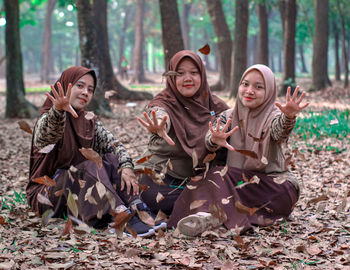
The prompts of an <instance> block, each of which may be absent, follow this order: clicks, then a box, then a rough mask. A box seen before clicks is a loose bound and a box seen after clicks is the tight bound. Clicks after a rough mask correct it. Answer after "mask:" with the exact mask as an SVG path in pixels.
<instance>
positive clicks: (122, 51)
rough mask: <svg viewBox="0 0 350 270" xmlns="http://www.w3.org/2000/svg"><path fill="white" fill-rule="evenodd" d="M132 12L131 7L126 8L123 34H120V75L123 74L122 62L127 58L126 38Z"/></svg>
mask: <svg viewBox="0 0 350 270" xmlns="http://www.w3.org/2000/svg"><path fill="white" fill-rule="evenodd" d="M130 12H131V6H126V8H125V16H124V20H123V27H122V31H121V33H119V61H118V74H119V75H121V74H122V61H123V56H125V36H126V30H127V28H128V25H129V18H130ZM125 57H126V56H125Z"/></svg>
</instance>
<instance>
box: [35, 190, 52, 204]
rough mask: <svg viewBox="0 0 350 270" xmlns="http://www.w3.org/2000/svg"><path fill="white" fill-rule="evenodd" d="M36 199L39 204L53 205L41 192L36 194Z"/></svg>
mask: <svg viewBox="0 0 350 270" xmlns="http://www.w3.org/2000/svg"><path fill="white" fill-rule="evenodd" d="M37 200H38V201H39V202H40V203H41V204H46V205H49V206H52V207H53V205H52V203H51V201H50V200H49V199H48V198H46V197H45V196H44V195H43V194H41V193H38V195H37Z"/></svg>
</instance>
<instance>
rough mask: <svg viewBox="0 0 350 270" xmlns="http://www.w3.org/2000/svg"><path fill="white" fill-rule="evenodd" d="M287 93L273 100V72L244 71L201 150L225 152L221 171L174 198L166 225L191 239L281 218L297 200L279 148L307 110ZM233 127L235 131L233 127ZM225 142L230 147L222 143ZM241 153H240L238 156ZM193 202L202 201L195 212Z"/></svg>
mask: <svg viewBox="0 0 350 270" xmlns="http://www.w3.org/2000/svg"><path fill="white" fill-rule="evenodd" d="M298 91H299V87H297V88H296V89H295V92H294V94H293V96H292V97H291V95H290V88H289V89H288V91H287V96H286V103H285V104H284V105H281V104H280V103H278V102H275V101H276V97H277V90H276V83H275V77H274V74H273V72H272V71H271V70H270V69H269V68H268V67H267V66H264V65H254V66H251V67H250V68H248V69H247V70H246V71H245V72H244V74H243V76H242V79H241V82H240V85H239V89H238V97H237V100H236V104H235V107H234V108H233V109H229V110H227V111H225V112H223V113H222V114H221V115H220V116H219V117H218V119H217V121H215V124H216V126H214V127H213V126H212V124H211V123H209V127H210V130H209V131H208V133H207V136H206V146H207V148H208V149H209V150H211V151H215V150H218V149H219V148H220V147H224V148H227V149H228V150H229V152H228V156H227V162H226V167H214V168H212V169H211V170H210V171H209V172H208V174H207V176H206V178H205V179H203V180H200V181H197V182H194V181H192V182H190V183H189V184H188V185H189V186H188V187H190V188H188V187H186V188H185V190H184V191H183V193H182V194H181V196H180V197H179V198H178V200H177V202H176V204H175V206H174V211H173V213H172V215H171V216H170V219H169V222H168V226H174V227H175V226H176V225H177V226H178V228H179V231H180V232H182V233H183V234H186V235H191V236H195V235H198V234H200V233H202V232H203V231H204V230H206V229H208V228H210V227H215V226H219V225H221V224H224V225H225V227H226V228H228V229H232V228H235V227H236V226H238V228H239V229H240V232H241V233H243V232H245V231H246V230H248V229H250V228H252V225H261V226H266V225H270V224H272V223H273V222H274V221H276V220H278V219H281V218H286V217H288V216H289V214H290V213H291V212H292V209H293V207H294V205H295V203H296V202H297V200H298V197H299V185H298V182H297V180H296V178H295V177H294V176H293V174H292V173H291V172H289V171H288V170H287V168H286V164H285V161H286V160H285V157H284V153H283V144H285V143H286V141H287V139H288V136H289V134H290V132H291V131H292V129H293V127H294V125H295V121H296V120H295V119H296V115H297V114H298V113H299V112H300V111H301V110H302V109H304V108H305V107H306V106H308V103H306V104H304V105H300V103H301V101H302V100H303V98H304V95H305V93H303V94H301V96H300V97H299V98H298ZM233 127H234V128H233ZM228 139H229V143H228V142H227V141H228ZM241 150H243V151H241ZM194 201H201V202H202V204H199V206H198V207H196V205H194V204H193V202H194Z"/></svg>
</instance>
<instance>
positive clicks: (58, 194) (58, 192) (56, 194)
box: [55, 188, 64, 197]
mask: <svg viewBox="0 0 350 270" xmlns="http://www.w3.org/2000/svg"><path fill="white" fill-rule="evenodd" d="M63 192H64V188H62V189H60V190H57V191H56V192H55V196H56V197H59V196H61V195H62V194H63Z"/></svg>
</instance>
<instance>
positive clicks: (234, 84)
mask: <svg viewBox="0 0 350 270" xmlns="http://www.w3.org/2000/svg"><path fill="white" fill-rule="evenodd" d="M235 18H236V21H235V32H234V49H233V53H232V56H233V61H232V69H231V74H232V76H231V82H230V88H231V89H232V90H231V94H230V97H235V96H236V95H237V92H238V87H239V82H240V79H241V76H242V74H243V72H244V71H245V70H246V68H247V36H248V23H249V9H248V0H237V1H236V9H235Z"/></svg>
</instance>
